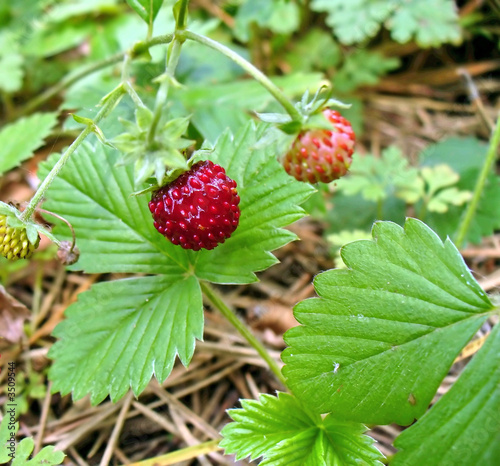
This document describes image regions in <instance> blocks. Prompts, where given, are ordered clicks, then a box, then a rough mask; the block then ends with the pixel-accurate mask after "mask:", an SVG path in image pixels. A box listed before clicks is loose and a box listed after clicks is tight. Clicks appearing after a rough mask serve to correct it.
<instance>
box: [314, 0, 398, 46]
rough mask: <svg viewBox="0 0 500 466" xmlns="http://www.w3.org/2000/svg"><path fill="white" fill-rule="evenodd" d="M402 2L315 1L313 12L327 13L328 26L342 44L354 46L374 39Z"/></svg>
mask: <svg viewBox="0 0 500 466" xmlns="http://www.w3.org/2000/svg"><path fill="white" fill-rule="evenodd" d="M399 3H400V0H389V1H387V0H351V1H349V2H346V1H345V0H313V1H312V3H311V9H312V10H313V11H325V12H326V13H327V14H328V16H327V19H326V22H327V24H328V25H329V26H330V27H331V28H332V29H333V32H334V33H335V34H336V35H337V37H338V38H339V40H340V42H342V43H343V44H354V43H357V42H361V41H363V40H365V39H367V38H370V37H374V36H375V35H376V34H377V32H378V31H379V29H380V25H381V24H382V23H383V22H384V21H385V20H386V19H387V18H388V17H389V16H390V15H391V13H392V12H393V11H394V10H395V9H396V8H397V6H398V4H399Z"/></svg>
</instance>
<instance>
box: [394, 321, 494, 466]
mask: <svg viewBox="0 0 500 466" xmlns="http://www.w3.org/2000/svg"><path fill="white" fill-rule="evenodd" d="M499 348H500V325H497V326H496V327H495V328H494V329H493V331H492V332H491V334H490V336H489V337H488V339H487V340H486V342H485V344H484V346H483V347H482V348H481V350H480V351H479V352H478V353H477V354H476V355H475V356H474V358H473V360H472V361H471V362H469V364H468V365H467V367H466V368H465V370H464V371H463V372H462V374H461V375H460V378H459V379H458V381H456V382H455V384H454V385H453V386H452V387H451V389H450V390H449V391H448V392H447V393H446V394H445V395H444V396H443V397H442V398H441V399H440V400H439V401H438V402H437V403H436V404H435V405H434V406H433V407H432V408H431V410H430V411H429V412H428V413H426V414H425V415H424V416H423V417H422V419H420V420H419V421H418V422H417V423H416V424H415V425H413V426H412V427H410V428H409V429H407V430H405V431H404V432H403V433H402V434H401V435H400V436H399V437H398V438H397V439H396V441H395V446H396V447H397V448H399V449H401V450H402V451H400V452H398V453H397V454H396V456H395V457H394V459H393V461H392V462H391V464H392V465H395V466H399V465H400V466H413V465H414V466H420V465H422V464H425V465H429V466H440V465H443V464H450V465H451V464H460V465H461V466H476V465H481V466H495V465H497V464H498V458H500V418H499V417H498V413H499V412H500V390H499V389H498V387H499V386H500V370H499V368H500V351H499Z"/></svg>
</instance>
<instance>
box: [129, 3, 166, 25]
mask: <svg viewBox="0 0 500 466" xmlns="http://www.w3.org/2000/svg"><path fill="white" fill-rule="evenodd" d="M127 3H128V4H129V5H130V7H131V8H132V9H133V10H134V11H135V12H136V13H137V14H138V15H139V16H140V17H141V18H142V19H143V20H144V21H145V22H146V23H147V24H152V23H153V21H154V20H155V18H156V15H157V14H158V11H160V8H161V5H162V3H163V0H127Z"/></svg>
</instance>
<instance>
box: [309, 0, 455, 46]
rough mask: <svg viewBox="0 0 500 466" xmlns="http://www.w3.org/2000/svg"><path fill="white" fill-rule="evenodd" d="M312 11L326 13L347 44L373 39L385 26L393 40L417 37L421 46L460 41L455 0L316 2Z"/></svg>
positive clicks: (328, 19)
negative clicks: (439, 0) (437, 0)
mask: <svg viewBox="0 0 500 466" xmlns="http://www.w3.org/2000/svg"><path fill="white" fill-rule="evenodd" d="M311 9H312V10H314V11H325V12H327V14H328V16H327V19H326V22H327V24H328V25H329V26H331V28H332V29H333V32H334V33H335V34H336V35H337V37H338V38H339V40H340V42H342V43H344V44H354V43H359V42H362V41H364V40H365V39H369V38H371V37H374V36H375V35H376V34H377V33H378V31H379V30H380V28H381V26H382V25H385V26H386V27H387V28H388V29H389V30H390V31H391V35H392V37H393V39H395V40H397V41H399V42H403V43H404V42H409V41H410V40H412V39H413V38H415V40H416V42H417V43H418V44H419V45H420V46H421V47H430V46H433V47H437V46H439V45H441V44H443V43H447V42H451V43H454V44H457V43H459V42H460V40H461V33H460V28H459V23H458V20H459V18H458V14H457V10H456V5H455V2H454V1H453V0H444V1H441V2H435V1H434V0H389V1H387V0H351V1H349V2H346V1H344V0H313V2H312V3H311ZM430 12H432V14H430Z"/></svg>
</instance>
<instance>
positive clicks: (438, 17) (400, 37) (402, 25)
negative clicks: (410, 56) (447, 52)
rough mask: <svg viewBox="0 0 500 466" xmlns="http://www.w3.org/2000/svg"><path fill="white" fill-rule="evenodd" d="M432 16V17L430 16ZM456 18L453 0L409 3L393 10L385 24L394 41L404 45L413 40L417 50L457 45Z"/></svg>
mask: <svg viewBox="0 0 500 466" xmlns="http://www.w3.org/2000/svg"><path fill="white" fill-rule="evenodd" d="M431 12H432V14H431ZM458 20H459V16H458V10H457V6H456V4H455V2H454V1H453V0H442V1H440V2H436V1H435V0H410V1H406V2H404V4H403V5H402V6H401V7H400V8H396V9H395V10H394V15H393V16H392V17H391V18H390V19H389V21H387V27H388V28H389V29H391V36H392V38H393V39H394V40H396V41H398V42H401V43H405V42H409V41H410V40H412V39H413V38H415V41H416V42H417V44H418V45H420V47H439V46H440V45H441V44H445V43H452V44H455V45H458V44H460V42H461V41H462V37H461V30H460V26H459V23H458Z"/></svg>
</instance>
